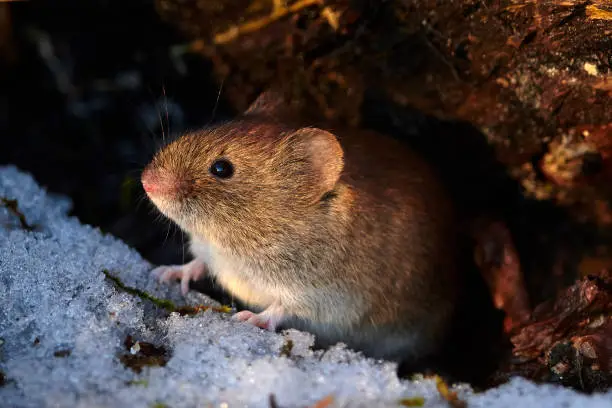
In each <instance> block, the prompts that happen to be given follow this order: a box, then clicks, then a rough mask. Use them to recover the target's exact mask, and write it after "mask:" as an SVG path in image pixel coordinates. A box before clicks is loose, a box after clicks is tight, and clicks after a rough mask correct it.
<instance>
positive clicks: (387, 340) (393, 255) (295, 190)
mask: <svg viewBox="0 0 612 408" xmlns="http://www.w3.org/2000/svg"><path fill="white" fill-rule="evenodd" d="M141 181H142V185H143V188H144V190H145V192H146V194H147V195H148V197H149V198H150V200H151V201H152V202H153V204H154V205H155V206H156V207H157V208H158V209H159V211H160V212H161V213H163V214H164V215H165V216H167V217H168V218H169V219H171V220H173V221H174V222H175V223H176V224H178V225H179V226H180V227H181V228H182V229H183V230H184V231H185V232H187V234H188V235H189V237H190V249H191V252H192V254H193V256H194V259H193V261H191V262H189V263H187V264H185V265H174V266H160V267H158V268H156V269H155V270H154V271H153V273H154V275H155V276H156V277H158V278H159V279H160V280H161V281H168V280H169V279H173V278H178V279H180V280H181V286H182V291H183V293H186V292H187V291H188V288H189V286H188V285H189V281H190V280H197V279H199V278H201V277H203V276H205V274H206V273H209V274H211V275H213V276H214V277H216V279H217V281H218V282H219V283H220V284H221V285H222V287H223V288H224V289H225V290H227V291H228V292H229V293H230V294H231V295H232V296H234V297H235V298H237V299H239V300H241V301H242V302H244V303H245V304H246V305H248V307H249V309H250V310H244V311H241V312H238V313H236V314H235V315H234V318H235V319H238V320H241V321H247V322H249V323H252V324H255V325H257V326H259V327H262V328H265V329H268V330H277V329H278V328H284V327H293V328H297V329H301V330H305V331H308V332H311V333H313V334H315V337H316V341H317V345H320V346H322V347H325V346H328V345H333V344H336V343H337V342H343V343H345V344H346V345H347V346H349V347H351V348H353V349H356V350H360V351H362V352H363V353H364V354H365V355H367V356H370V357H373V358H382V359H388V360H401V361H407V360H411V359H415V358H416V359H418V358H421V357H424V356H427V355H429V354H431V353H433V352H435V351H436V349H437V348H438V347H439V345H440V344H441V341H442V339H443V338H444V335H445V332H446V329H447V327H448V326H449V323H450V320H451V319H452V312H453V308H454V305H455V304H456V301H457V295H458V291H459V288H460V282H461V280H460V279H459V273H458V272H457V267H456V263H455V251H456V245H457V238H456V237H457V234H456V227H455V224H456V222H455V215H454V210H453V206H452V204H451V201H450V198H449V196H448V194H447V192H446V190H445V188H444V186H443V184H442V183H441V181H440V180H439V179H438V177H437V175H436V174H435V172H434V171H433V170H432V168H431V167H430V166H429V165H428V164H427V163H426V162H425V161H424V160H423V159H422V158H420V157H419V155H417V154H416V153H415V152H413V151H412V150H410V149H409V148H408V147H406V146H404V144H402V143H400V142H399V141H397V140H395V139H393V138H391V137H389V136H386V135H382V134H378V133H374V132H373V131H369V130H358V129H352V128H351V129H349V128H346V129H342V128H341V127H339V126H336V125H329V124H327V125H326V124H317V126H316V127H315V126H312V124H301V123H299V122H298V121H294V120H293V119H291V120H290V119H288V117H287V118H285V116H284V113H283V103H282V99H281V98H280V96H278V95H276V94H275V93H274V92H273V91H269V92H265V93H264V94H263V95H262V96H261V97H260V98H259V99H258V100H257V101H256V102H254V103H253V105H252V106H251V107H250V108H249V109H248V110H247V111H246V112H245V113H244V114H242V115H240V116H239V117H237V118H235V119H234V120H231V121H229V122H226V123H223V124H220V125H218V126H215V127H212V128H209V129H203V130H200V131H196V132H192V133H188V134H185V135H183V136H181V137H179V138H178V139H176V140H174V141H172V142H171V143H169V144H168V145H166V146H165V147H164V148H162V149H161V150H160V151H159V152H157V153H156V155H155V156H154V158H153V160H152V161H151V162H150V163H149V164H148V165H147V166H146V168H145V170H144V171H143V173H142V178H141Z"/></svg>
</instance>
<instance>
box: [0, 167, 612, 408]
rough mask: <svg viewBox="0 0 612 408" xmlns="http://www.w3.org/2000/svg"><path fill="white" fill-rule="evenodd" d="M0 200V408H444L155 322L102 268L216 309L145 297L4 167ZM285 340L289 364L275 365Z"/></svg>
mask: <svg viewBox="0 0 612 408" xmlns="http://www.w3.org/2000/svg"><path fill="white" fill-rule="evenodd" d="M0 198H5V199H16V200H17V202H18V206H19V211H20V212H22V213H23V214H24V216H25V219H26V222H27V223H28V224H30V225H35V228H34V231H28V230H25V229H23V228H22V225H21V223H20V221H19V219H18V217H17V216H16V215H15V214H14V213H13V212H12V211H10V210H9V209H8V208H7V207H6V206H0V338H1V340H0V372H1V373H0V374H3V375H4V376H5V381H4V385H1V386H0V406H2V407H153V406H154V405H155V404H158V403H160V404H165V406H167V407H204V406H210V405H212V406H219V407H243V406H248V407H269V406H270V395H271V394H273V395H274V397H275V400H276V402H277V404H278V406H280V407H306V406H309V405H312V404H314V403H315V402H317V401H319V400H321V399H322V398H324V397H326V396H328V395H332V396H333V398H334V399H333V401H334V402H333V404H332V405H331V406H352V407H362V406H363V407H397V406H399V400H400V399H401V398H414V397H424V399H425V406H426V407H446V406H447V405H446V403H445V401H443V400H442V398H441V397H440V396H439V394H438V392H437V391H436V388H435V384H434V383H433V381H431V380H418V381H408V380H400V379H398V378H397V376H396V373H395V369H396V367H395V365H394V364H391V363H385V362H377V361H373V360H370V359H366V358H363V357H362V356H361V355H360V354H358V353H354V352H352V351H351V350H348V349H346V348H345V347H343V346H342V345H337V346H336V347H333V348H331V349H330V350H328V351H326V352H321V351H317V352H314V351H312V350H311V347H310V346H311V345H312V343H313V338H312V336H311V335H309V334H307V333H302V332H299V331H295V330H289V331H287V332H285V333H283V334H275V333H269V332H265V331H263V330H261V329H258V328H255V327H251V326H250V325H248V324H245V323H239V322H234V321H231V320H230V319H229V315H228V314H225V313H221V312H216V311H212V310H207V311H205V312H201V313H198V314H197V315H195V316H180V315H179V314H177V313H171V314H168V313H166V312H164V311H163V310H161V309H160V308H159V307H157V306H155V305H153V304H152V303H151V302H150V301H148V300H142V299H140V298H139V297H137V296H135V295H132V294H129V293H126V292H125V291H123V290H120V289H118V288H117V287H116V286H115V285H114V284H113V283H112V282H111V281H109V279H107V278H105V276H104V274H103V272H102V271H103V270H108V271H110V272H111V273H112V274H113V275H114V276H116V277H118V278H119V279H120V280H121V281H122V282H123V283H125V284H126V285H128V286H131V287H136V288H138V289H141V290H143V291H146V292H147V293H149V294H151V295H153V296H155V297H158V298H162V299H169V300H171V301H173V302H174V303H175V304H177V305H182V304H191V305H195V304H209V305H216V303H215V302H214V301H213V300H211V299H208V298H206V297H205V296H203V295H200V294H197V293H189V295H188V296H187V298H186V299H184V298H182V297H181V296H180V291H179V285H169V286H166V285H158V284H157V283H156V282H155V281H154V280H153V279H150V277H149V273H148V272H149V271H150V269H151V268H152V266H151V265H149V264H148V263H147V262H145V261H144V260H143V259H142V258H141V257H140V256H139V254H138V253H137V252H136V251H134V250H133V249H130V248H129V247H127V246H126V245H125V244H124V243H122V242H121V241H119V240H117V239H115V238H113V237H111V236H109V235H104V234H102V233H101V232H100V231H99V230H98V229H95V228H92V227H90V226H86V225H82V224H81V223H80V222H79V221H78V220H77V219H75V218H73V217H69V216H68V215H67V213H68V211H69V210H70V206H71V203H70V201H69V200H67V199H66V198H62V197H54V196H52V195H51V194H48V193H47V192H45V191H44V189H42V188H41V187H39V186H38V184H37V183H36V182H35V181H34V180H33V178H32V177H31V176H30V175H28V174H25V173H23V172H20V171H19V170H18V169H16V168H15V167H12V166H8V167H0ZM128 335H130V336H132V337H133V338H134V339H135V340H139V341H141V342H150V343H153V344H154V345H156V346H163V347H165V348H166V349H167V350H169V352H170V357H169V359H168V361H167V364H165V365H164V366H155V367H145V368H144V369H143V370H142V371H141V372H140V373H136V372H134V371H132V370H131V369H130V368H128V367H126V366H124V365H123V363H122V362H121V360H120V358H119V356H120V355H121V354H125V353H128V352H127V350H126V348H125V345H124V341H125V339H126V337H127V336H128ZM288 340H291V341H292V344H293V347H292V348H291V352H290V356H289V357H287V356H284V355H283V354H286V352H283V351H286V350H287V349H288V347H286V344H287V342H288ZM458 390H459V393H460V395H461V396H462V398H465V399H466V400H467V401H468V402H469V406H471V407H511V408H515V407H516V406H517V405H523V406H539V407H559V406H564V407H582V406H586V405H588V406H589V407H593V408H596V407H610V406H612V392H610V393H607V394H596V395H593V396H585V395H581V394H578V393H576V392H573V391H571V390H567V389H563V388H560V387H555V386H536V385H534V384H532V383H530V382H528V381H526V380H523V379H518V378H517V379H514V380H513V381H511V382H510V383H508V384H506V385H504V386H501V387H499V388H497V389H493V390H489V391H487V392H485V393H482V394H474V393H473V392H472V391H471V390H470V389H469V387H468V386H462V387H459V388H458Z"/></svg>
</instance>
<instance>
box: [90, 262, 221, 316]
mask: <svg viewBox="0 0 612 408" xmlns="http://www.w3.org/2000/svg"><path fill="white" fill-rule="evenodd" d="M102 273H103V274H104V276H106V278H107V279H109V280H110V281H111V282H113V283H114V284H115V286H117V287H118V288H119V289H121V290H123V291H124V292H127V293H129V294H130V295H134V296H138V297H139V298H141V299H145V300H148V301H150V302H152V303H153V304H155V305H156V306H158V307H160V308H162V309H165V310H167V311H168V312H170V313H171V312H177V313H179V314H180V315H181V316H185V315H194V314H196V313H198V312H203V311H206V310H208V309H212V310H214V311H215V312H219V313H229V312H230V311H231V310H232V309H231V307H229V306H221V307H213V306H206V305H195V306H176V305H175V304H174V303H172V302H171V301H169V300H167V299H160V298H158V297H155V296H153V295H151V294H149V293H147V292H145V291H142V290H140V289H137V288H133V287H131V286H127V285H126V284H124V283H123V282H121V280H120V279H119V278H117V277H116V276H113V275H112V274H111V273H110V272H109V271H108V270H106V269H104V270H103V271H102Z"/></svg>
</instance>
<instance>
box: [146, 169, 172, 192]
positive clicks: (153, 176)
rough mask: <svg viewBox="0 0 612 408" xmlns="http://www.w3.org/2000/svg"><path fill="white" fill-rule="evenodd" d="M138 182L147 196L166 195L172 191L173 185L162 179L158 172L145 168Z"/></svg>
mask: <svg viewBox="0 0 612 408" xmlns="http://www.w3.org/2000/svg"><path fill="white" fill-rule="evenodd" d="M140 182H141V183H142V188H143V189H144V191H145V192H146V193H147V194H149V195H152V194H155V195H159V194H167V193H170V192H172V191H173V190H174V188H173V183H172V182H171V181H170V180H166V178H162V177H161V176H160V174H159V171H156V170H154V169H151V168H146V169H145V170H144V171H143V172H142V176H140Z"/></svg>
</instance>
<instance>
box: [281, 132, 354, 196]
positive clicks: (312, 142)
mask: <svg viewBox="0 0 612 408" xmlns="http://www.w3.org/2000/svg"><path fill="white" fill-rule="evenodd" d="M288 143H289V146H290V149H291V153H292V156H293V158H294V159H295V160H299V161H302V162H304V161H305V162H307V163H308V173H310V174H309V176H310V177H312V178H313V179H314V182H315V183H316V185H317V186H318V187H319V188H317V190H319V191H318V192H317V194H324V193H326V192H328V191H331V190H332V189H333V188H334V187H335V185H336V183H337V182H338V179H339V178H340V174H341V173H342V169H343V168H344V152H343V150H342V146H340V143H339V142H338V139H337V138H336V136H334V135H333V134H332V133H330V132H328V131H326V130H322V129H318V128H312V127H307V128H302V129H299V130H298V131H296V132H294V133H293V134H291V135H290V136H289V139H288Z"/></svg>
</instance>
